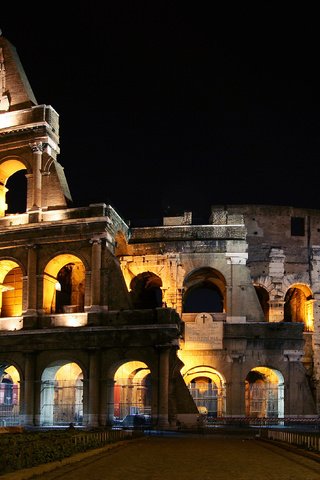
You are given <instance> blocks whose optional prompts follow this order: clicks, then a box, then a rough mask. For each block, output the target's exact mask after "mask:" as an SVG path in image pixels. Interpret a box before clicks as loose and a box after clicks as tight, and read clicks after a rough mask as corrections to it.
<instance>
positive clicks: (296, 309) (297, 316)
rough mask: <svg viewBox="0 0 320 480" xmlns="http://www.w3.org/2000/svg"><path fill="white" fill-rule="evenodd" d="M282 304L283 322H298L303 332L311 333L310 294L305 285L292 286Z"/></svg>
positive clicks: (312, 321)
mask: <svg viewBox="0 0 320 480" xmlns="http://www.w3.org/2000/svg"><path fill="white" fill-rule="evenodd" d="M284 300H285V304H284V321H285V322H300V323H303V324H304V330H305V331H307V332H308V331H313V329H314V317H313V303H314V299H313V296H312V292H311V290H310V289H309V287H307V286H306V285H303V284H296V285H292V286H291V287H290V288H289V289H288V291H287V293H286V295H285V299H284Z"/></svg>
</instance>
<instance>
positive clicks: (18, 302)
mask: <svg viewBox="0 0 320 480" xmlns="http://www.w3.org/2000/svg"><path fill="white" fill-rule="evenodd" d="M24 274H25V272H24V269H23V268H22V266H21V265H20V264H19V263H18V262H17V261H16V260H15V259H11V258H3V259H1V260H0V311H1V314H0V316H1V317H20V316H21V315H22V300H23V295H22V289H23V281H22V279H23V276H24Z"/></svg>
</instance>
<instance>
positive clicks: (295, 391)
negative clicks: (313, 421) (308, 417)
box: [283, 350, 304, 416]
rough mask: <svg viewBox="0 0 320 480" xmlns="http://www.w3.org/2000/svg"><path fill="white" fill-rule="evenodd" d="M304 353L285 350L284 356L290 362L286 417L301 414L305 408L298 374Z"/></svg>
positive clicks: (286, 392)
mask: <svg viewBox="0 0 320 480" xmlns="http://www.w3.org/2000/svg"><path fill="white" fill-rule="evenodd" d="M303 354H304V352H303V351H302V350H284V352H283V355H284V357H285V358H286V359H287V361H288V362H289V368H288V370H289V372H288V380H287V382H286V385H285V387H286V388H285V398H284V400H285V404H284V414H285V415H289V416H292V415H297V414H300V413H301V412H300V409H301V407H302V408H303V397H302V390H301V388H299V382H298V378H299V375H298V372H297V368H299V364H300V360H301V358H302V357H303Z"/></svg>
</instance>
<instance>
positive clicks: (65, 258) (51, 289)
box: [43, 254, 85, 314]
mask: <svg viewBox="0 0 320 480" xmlns="http://www.w3.org/2000/svg"><path fill="white" fill-rule="evenodd" d="M84 297H85V268H84V265H83V263H82V262H81V260H80V259H79V258H77V257H76V256H75V255H71V254H63V255H58V256H57V257H55V258H54V259H52V260H51V261H50V262H49V263H48V264H47V266H46V269H45V272H44V280H43V304H44V310H45V313H47V314H50V313H73V312H83V311H84V301H85V298H84Z"/></svg>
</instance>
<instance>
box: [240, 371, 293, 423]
mask: <svg viewBox="0 0 320 480" xmlns="http://www.w3.org/2000/svg"><path fill="white" fill-rule="evenodd" d="M245 408H246V416H247V417H255V418H281V417H283V416H284V379H283V376H282V374H281V373H280V372H279V371H278V370H274V369H271V368H268V367H255V368H252V369H251V370H250V372H249V373H248V375H247V377H246V380H245Z"/></svg>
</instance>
